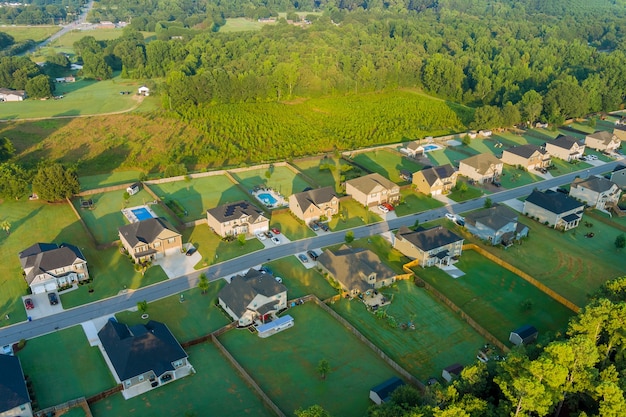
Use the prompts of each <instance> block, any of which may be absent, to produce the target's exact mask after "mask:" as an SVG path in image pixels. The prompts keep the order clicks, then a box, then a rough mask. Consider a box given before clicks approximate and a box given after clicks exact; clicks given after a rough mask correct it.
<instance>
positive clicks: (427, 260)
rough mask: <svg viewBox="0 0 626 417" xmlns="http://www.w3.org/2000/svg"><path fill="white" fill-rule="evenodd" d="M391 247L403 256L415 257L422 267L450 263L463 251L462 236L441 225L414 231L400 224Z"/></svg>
mask: <svg viewBox="0 0 626 417" xmlns="http://www.w3.org/2000/svg"><path fill="white" fill-rule="evenodd" d="M393 247H394V248H396V249H398V250H399V251H400V252H402V253H403V254H404V255H405V256H407V257H409V258H411V259H417V261H418V264H419V265H420V266H421V267H422V268H424V267H427V266H434V265H450V263H451V261H452V259H453V258H454V257H457V256H461V253H462V252H463V238H462V237H461V236H459V235H457V234H456V233H454V232H452V231H450V230H448V229H446V228H444V227H442V226H435V227H431V228H429V229H424V228H419V229H417V230H415V231H413V230H411V229H409V228H408V227H406V226H402V227H400V228H399V229H398V232H397V233H396V238H395V240H394V242H393Z"/></svg>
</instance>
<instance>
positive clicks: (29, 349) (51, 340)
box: [17, 326, 121, 408]
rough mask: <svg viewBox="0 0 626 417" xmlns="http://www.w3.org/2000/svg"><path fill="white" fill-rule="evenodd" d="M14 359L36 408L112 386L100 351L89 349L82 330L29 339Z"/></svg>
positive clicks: (68, 330)
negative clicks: (29, 386)
mask: <svg viewBox="0 0 626 417" xmlns="http://www.w3.org/2000/svg"><path fill="white" fill-rule="evenodd" d="M17 355H18V357H19V358H20V362H21V363H22V368H23V370H24V375H28V376H29V378H30V380H31V381H32V383H33V391H34V392H35V398H34V400H35V401H36V402H37V403H38V406H39V408H46V407H51V406H53V405H57V404H61V403H64V402H66V401H69V400H73V399H75V398H79V397H89V396H91V395H94V394H97V393H99V392H101V391H104V390H106V389H109V388H113V387H114V386H115V380H114V379H113V375H111V372H110V371H109V368H108V367H107V365H106V363H105V361H104V358H103V357H102V354H101V353H100V350H99V349H98V348H97V347H95V346H93V347H92V346H89V342H88V341H87V336H85V333H84V332H83V329H82V327H81V326H74V327H71V328H69V329H65V330H61V331H56V332H53V333H50V334H47V335H44V336H40V337H37V338H35V339H30V340H28V342H27V343H26V347H25V348H24V349H23V350H21V351H19V352H18V354H17ZM120 396H121V395H120Z"/></svg>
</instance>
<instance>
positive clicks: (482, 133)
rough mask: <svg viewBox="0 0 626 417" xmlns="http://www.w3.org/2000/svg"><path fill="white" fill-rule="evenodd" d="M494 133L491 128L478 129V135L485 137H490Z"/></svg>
mask: <svg viewBox="0 0 626 417" xmlns="http://www.w3.org/2000/svg"><path fill="white" fill-rule="evenodd" d="M492 134H493V132H492V131H491V130H479V131H478V135H479V136H482V137H485V138H488V137H490V136H491V135H492Z"/></svg>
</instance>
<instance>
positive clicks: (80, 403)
mask: <svg viewBox="0 0 626 417" xmlns="http://www.w3.org/2000/svg"><path fill="white" fill-rule="evenodd" d="M79 407H80V408H82V409H83V411H84V412H85V417H92V414H91V409H90V408H89V404H87V400H85V397H80V398H77V399H75V400H70V401H68V402H65V403H63V404H59V405H55V406H52V407H48V408H44V409H43V410H39V411H37V412H35V413H34V416H35V417H43V416H47V415H49V414H50V415H55V414H65V413H67V412H68V411H69V410H70V409H72V408H79Z"/></svg>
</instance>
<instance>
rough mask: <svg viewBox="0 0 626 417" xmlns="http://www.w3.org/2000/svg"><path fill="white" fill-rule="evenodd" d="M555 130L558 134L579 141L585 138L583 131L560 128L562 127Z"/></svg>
mask: <svg viewBox="0 0 626 417" xmlns="http://www.w3.org/2000/svg"><path fill="white" fill-rule="evenodd" d="M557 132H559V134H561V135H565V136H570V137H572V138H574V139H577V140H579V141H583V140H585V136H587V134H586V133H583V132H576V131H572V130H568V129H562V128H559V129H557Z"/></svg>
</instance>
